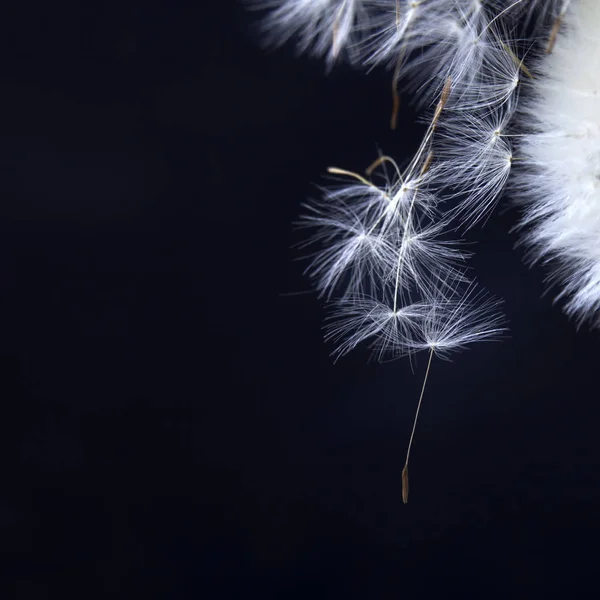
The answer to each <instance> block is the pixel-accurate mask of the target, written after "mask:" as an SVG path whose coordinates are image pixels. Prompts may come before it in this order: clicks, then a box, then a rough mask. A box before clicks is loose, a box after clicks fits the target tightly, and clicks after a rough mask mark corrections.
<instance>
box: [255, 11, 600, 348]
mask: <svg viewBox="0 0 600 600" xmlns="http://www.w3.org/2000/svg"><path fill="white" fill-rule="evenodd" d="M247 1H250V2H252V3H253V5H254V6H258V7H259V8H265V9H267V12H266V14H265V17H264V25H265V28H264V32H265V35H264V37H265V40H266V42H267V43H268V44H280V43H283V42H286V41H288V40H291V39H293V40H295V43H296V44H297V47H298V49H299V50H300V51H301V52H306V53H311V54H312V55H316V56H320V57H324V58H325V61H326V63H327V65H328V66H329V67H333V66H334V64H335V63H336V61H339V60H342V59H345V60H346V61H348V62H350V63H352V64H354V65H357V66H358V67H361V68H364V69H366V70H368V69H371V68H373V67H375V66H377V65H384V66H387V67H390V68H392V69H393V73H394V75H393V82H394V91H395V90H396V87H397V84H398V83H399V82H400V81H402V82H405V83H404V87H405V89H406V90H407V91H409V92H411V93H412V95H413V98H414V100H415V103H416V104H417V106H419V107H421V109H423V110H424V111H429V113H430V117H431V118H430V125H429V127H428V129H427V131H426V133H425V136H424V139H423V141H422V143H421V145H420V147H419V149H418V151H417V152H416V154H415V156H414V157H413V158H412V160H411V161H410V162H409V164H408V166H406V167H405V168H403V169H400V168H399V166H398V165H397V163H396V162H395V161H394V160H393V159H392V158H390V157H388V156H380V158H379V159H378V160H377V161H375V163H374V165H372V167H370V168H369V169H368V170H367V172H366V174H365V175H362V174H358V173H354V172H351V171H347V170H344V169H340V168H335V169H333V168H332V169H330V173H333V174H335V175H338V176H340V177H341V178H342V179H341V183H340V184H339V185H338V186H337V187H331V188H327V189H324V190H323V197H322V198H321V199H320V200H318V201H315V202H311V203H309V204H308V205H307V214H306V215H305V217H304V218H303V220H302V223H303V224H304V225H305V226H308V227H310V228H311V230H312V236H311V237H310V238H309V240H308V243H309V244H316V246H313V247H315V248H316V250H314V253H313V254H312V261H311V263H310V266H309V268H308V272H309V274H310V275H311V276H312V277H313V279H314V280H315V283H316V287H317V288H318V290H319V291H320V292H321V294H322V295H324V296H325V297H327V298H328V299H329V300H330V301H331V302H332V303H333V306H334V308H333V311H332V315H331V317H330V320H329V322H328V328H327V331H328V333H327V337H328V338H329V339H331V340H333V341H334V342H335V343H336V353H337V354H338V355H340V354H344V353H346V352H348V351H350V350H352V349H353V348H355V347H356V346H357V345H358V344H360V343H361V342H364V341H367V342H370V343H371V345H372V347H373V350H374V352H375V355H376V357H377V358H378V359H384V358H385V357H389V356H391V357H396V356H402V355H406V354H412V353H413V352H417V351H419V350H423V349H429V350H430V352H431V353H434V352H435V353H436V354H440V355H441V356H445V355H447V354H448V353H449V352H450V351H452V350H455V349H459V348H462V347H463V346H464V345H465V344H468V343H470V342H473V341H478V340H485V339H492V338H495V337H497V336H498V334H500V333H501V332H502V331H503V328H502V318H501V316H500V314H499V312H498V302H496V301H495V300H493V299H490V298H489V297H487V296H486V295H485V294H483V293H481V292H479V291H477V289H476V287H475V284H474V283H472V282H471V281H470V280H469V278H468V277H467V275H466V263H465V260H466V258H467V257H466V255H465V253H464V252H462V251H461V249H460V245H459V244H457V243H453V242H449V241H448V240H447V232H449V231H456V230H459V229H461V228H462V229H465V228H468V227H471V226H473V225H474V224H475V223H477V222H480V221H483V220H485V219H486V218H487V217H488V216H489V214H490V212H491V210H492V209H493V208H494V206H495V205H496V203H497V201H498V199H499V197H500V195H501V194H502V192H503V191H504V189H505V187H506V184H507V181H508V180H509V177H510V176H511V174H512V173H513V171H515V163H517V165H518V164H519V162H520V163H522V167H523V168H521V169H519V168H517V169H516V171H517V173H519V170H520V173H521V174H520V175H517V177H516V178H515V181H516V182H517V186H516V187H515V190H516V195H517V196H521V197H523V198H524V201H525V202H526V203H527V208H526V215H525V219H524V225H525V226H527V225H530V224H533V225H534V227H533V229H532V230H531V231H530V232H529V234H528V236H529V237H528V238H527V239H529V240H530V241H533V243H534V247H535V251H536V256H546V255H550V256H560V257H561V258H562V259H563V262H564V264H565V267H564V273H566V274H567V275H568V277H567V286H566V288H565V293H566V294H571V295H572V297H571V301H570V304H569V310H571V311H573V312H577V311H580V312H581V313H587V312H589V310H590V309H591V308H592V307H597V305H598V303H600V210H598V209H595V210H594V208H595V205H597V203H598V199H599V198H598V194H599V193H600V192H596V188H597V187H598V186H600V183H599V182H600V158H598V157H600V153H599V152H598V150H599V148H598V143H599V141H600V133H599V132H600V129H599V127H600V117H598V114H599V113H598V112H597V111H595V110H594V108H595V106H597V105H596V104H594V102H595V98H596V94H597V92H599V91H600V90H599V89H598V88H597V85H596V79H597V77H596V76H595V72H592V71H589V72H588V71H586V70H585V69H582V68H577V69H575V68H574V65H573V56H574V48H575V47H577V48H578V49H579V51H580V52H583V53H584V56H585V57H586V58H587V57H589V58H590V59H592V61H593V60H594V59H595V57H596V56H598V53H599V52H600V42H598V41H597V40H599V39H600V2H597V0H578V1H577V0H574V1H573V4H574V5H577V10H575V9H573V10H571V9H570V4H571V2H570V1H569V0H247ZM594 19H595V21H594ZM565 21H569V22H568V23H567V30H568V31H570V33H569V34H568V36H567V37H563V36H559V31H561V27H562V25H563V23H564V22H565ZM571 21H573V23H571ZM588 21H593V22H595V23H596V25H597V27H596V29H592V28H590V27H589V25H588V24H587V22H588ZM524 31H527V32H528V35H529V39H524V38H523V37H522V36H521V35H519V34H522V33H523V32H524ZM559 38H560V39H559ZM557 40H558V41H557ZM551 51H553V52H552V54H550V56H551V58H550V59H549V60H546V61H545V62H544V61H542V64H544V65H545V67H544V68H543V69H541V70H540V69H538V70H537V71H535V72H534V73H533V74H532V71H531V70H530V69H529V67H528V65H527V64H526V60H525V59H526V58H527V59H528V60H529V59H532V60H533V58H534V57H535V58H536V60H537V62H538V63H539V57H540V56H542V55H544V54H547V53H550V52H551ZM536 65H537V63H536ZM540 73H541V74H542V77H541V78H540ZM525 86H526V87H527V89H529V88H532V89H533V91H534V94H533V95H531V94H530V95H529V100H528V101H527V103H526V110H525V112H526V113H527V114H526V115H525V116H526V117H527V119H526V122H528V123H532V122H533V123H535V130H534V131H533V132H527V133H526V134H522V133H520V132H519V135H517V134H516V132H517V131H518V129H515V127H514V121H515V115H517V114H521V115H523V114H524V113H523V111H521V112H519V104H520V103H519V98H520V97H521V96H522V95H523V88H524V87H525ZM527 94H529V92H527ZM527 94H525V95H527ZM395 100H397V94H396V92H395ZM394 122H395V121H394V119H392V123H394ZM515 140H518V141H519V143H518V144H517V145H516V146H515ZM517 148H518V150H517V154H515V151H516V149H517ZM559 148H560V149H561V150H560V151H559V150H558V149H559ZM519 153H520V154H519ZM378 177H379V178H380V179H378ZM575 198H576V199H575ZM528 231H529V230H528ZM582 231H583V232H584V233H583V235H582V233H581V232H582Z"/></svg>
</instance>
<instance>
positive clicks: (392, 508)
mask: <svg viewBox="0 0 600 600" xmlns="http://www.w3.org/2000/svg"><path fill="white" fill-rule="evenodd" d="M16 6H17V7H16V8H13V9H12V11H11V13H10V14H8V13H5V15H4V17H3V18H2V19H0V21H1V22H2V25H1V26H0V40H1V42H0V48H1V49H2V52H1V55H2V71H1V73H0V106H1V108H2V118H1V124H2V126H1V131H2V133H1V135H0V154H1V157H0V161H1V162H0V167H1V172H0V198H1V202H0V227H1V231H0V382H1V388H0V390H1V394H0V457H1V463H0V464H1V471H0V472H1V475H2V478H1V485H0V528H1V534H0V549H1V551H2V560H1V562H0V574H1V575H2V577H1V581H0V584H1V585H2V587H3V588H4V592H3V594H2V598H7V599H13V598H14V599H19V600H21V599H29V598H31V599H45V598H66V597H79V598H133V597H138V596H139V597H140V598H169V599H171V598H210V599H213V598H215V599H220V598H249V597H261V598H285V599H288V598H369V599H378V598H432V597H441V598H450V597H455V596H457V595H458V594H459V593H460V594H469V595H474V596H475V597H481V598H501V597H502V598H506V597H511V598H514V597H532V596H533V597H538V596H539V597H542V596H543V597H549V596H550V595H552V594H553V593H557V592H558V591H561V592H569V593H571V594H572V593H574V592H575V591H576V590H577V589H578V588H579V587H581V589H585V590H593V589H594V586H595V583H594V579H595V577H594V575H595V571H596V568H597V559H598V550H597V539H598V531H597V529H598V526H599V524H600V471H599V469H598V463H599V460H600V440H599V437H598V435H597V432H598V427H599V424H600V412H599V408H598V399H599V393H598V389H597V386H596V382H597V380H596V379H595V376H596V374H597V370H598V364H599V363H598V357H599V356H600V342H599V340H598V336H597V334H594V333H588V332H587V330H586V328H585V327H584V328H582V329H581V330H580V331H579V332H578V331H577V330H576V327H575V325H574V324H573V323H571V322H569V321H568V320H567V318H566V317H565V316H564V315H563V314H562V313H561V311H560V307H558V306H552V301H551V295H547V296H544V297H542V293H543V291H544V281H543V280H544V276H545V275H544V271H543V269H541V268H536V269H533V270H529V269H528V268H527V267H525V266H524V265H523V263H522V258H523V252H522V250H520V249H517V250H515V249H513V246H514V244H515V242H516V240H517V238H516V235H515V234H512V233H510V228H511V227H512V226H513V225H515V223H516V222H517V217H518V214H517V213H516V212H515V211H514V210H508V211H507V210H502V208H500V209H499V210H497V211H496V212H495V213H494V215H493V216H492V218H491V219H490V220H489V221H488V223H487V224H486V225H485V227H483V228H479V229H475V230H474V231H473V232H472V233H471V234H470V236H469V238H470V239H471V240H472V241H476V242H477V244H476V246H475V247H474V250H475V251H476V256H475V258H474V260H473V263H472V265H473V268H474V272H475V273H476V275H477V277H478V279H479V281H480V282H481V283H482V285H484V286H485V287H486V288H487V289H488V290H490V291H491V292H492V293H493V294H495V295H497V296H499V297H501V298H503V299H504V302H505V312H506V315H507V318H508V321H509V325H510V335H509V337H508V338H507V339H506V340H504V341H503V342H501V343H493V344H484V345H479V346H474V347H472V348H471V349H470V350H468V351H466V352H464V353H462V354H460V355H458V356H457V357H455V358H454V360H453V361H452V362H443V361H435V362H434V364H433V366H432V371H431V376H430V381H429V384H428V388H427V392H426V396H425V401H424V405H423V409H422V411H421V419H420V422H419V427H418V430H417V436H416V440H415V445H414V448H413V453H412V458H411V496H410V501H409V504H408V505H406V506H405V505H403V504H402V501H401V479H400V473H401V468H402V465H403V460H404V453H405V450H406V444H407V441H408V434H409V433H410V426H411V419H412V415H413V412H414V409H415V406H416V401H417V398H418V393H419V390H420V385H421V378H422V375H423V371H424V367H425V364H424V361H423V360H419V361H418V362H417V363H416V364H415V365H414V373H413V372H412V371H411V365H410V364H409V363H408V362H405V361H404V362H403V361H398V362H393V363H388V364H383V365H378V364H369V363H368V360H367V359H368V352H367V351H360V350H359V351H356V352H355V353H354V354H352V355H350V356H348V357H347V358H345V359H343V360H341V361H340V362H338V363H337V364H335V365H334V364H333V362H332V360H331V358H330V357H329V352H330V351H331V350H332V348H331V347H329V346H328V345H327V344H325V343H324V342H323V340H322V331H321V326H322V319H323V316H324V311H323V307H322V304H321V302H320V301H319V300H318V299H317V298H316V297H315V296H314V294H312V293H310V291H309V284H308V282H307V280H306V279H305V278H304V277H303V275H302V269H303V264H302V263H300V262H298V261H296V260H295V258H297V256H298V253H297V252H296V251H294V250H291V249H290V247H291V245H292V244H293V243H294V242H297V241H298V239H299V238H298V234H297V233H296V232H294V230H293V228H292V222H293V221H294V219H295V218H296V217H297V216H298V214H299V213H300V212H301V206H300V205H301V203H302V202H303V201H305V199H306V198H307V197H309V196H311V195H315V194H316V193H318V190H317V189H316V187H315V184H318V183H322V182H323V179H322V175H323V173H324V172H325V170H326V168H327V166H329V165H331V164H334V165H336V166H340V167H344V168H347V169H352V170H363V169H364V168H365V167H366V166H367V165H368V164H369V163H370V162H371V161H372V160H373V158H374V157H376V152H377V148H378V147H381V148H382V149H383V150H384V151H385V152H386V153H389V154H392V155H393V156H395V157H397V158H398V159H399V160H401V159H406V158H407V157H408V156H409V154H410V152H411V150H412V149H413V148H414V146H415V144H416V143H418V140H419V134H420V132H421V129H420V127H419V125H418V124H416V122H415V115H414V113H413V112H412V111H411V109H410V107H409V106H408V103H407V99H406V98H404V99H403V110H402V113H401V120H400V125H399V128H398V130H397V131H396V132H390V131H389V130H388V121H389V111H390V97H389V96H390V94H389V74H388V73H385V72H378V71H376V72H373V73H371V74H370V75H368V76H365V75H364V74H362V73H360V72H358V71H355V70H353V69H351V68H349V67H347V66H340V67H339V68H337V69H335V70H334V71H333V72H332V73H331V74H329V75H327V76H326V75H325V72H324V67H323V65H322V63H321V62H319V61H316V60H310V59H308V58H305V57H302V58H300V59H295V57H294V52H293V49H291V48H284V49H282V50H281V51H279V52H276V53H268V52H265V51H263V50H261V49H260V47H259V45H258V43H257V38H256V35H255V33H254V32H253V30H252V28H251V26H250V24H251V22H252V19H253V17H252V16H248V14H247V13H246V12H245V11H244V9H243V7H241V6H239V5H236V4H235V3H233V2H225V1H223V2H211V3H208V2H204V3H203V2H187V1H186V2H184V1H180V2H167V1H166V0H164V1H159V0H157V1H154V2H146V3H141V2H134V1H133V0H124V1H121V2H116V1H114V2H103V3H101V2H92V3H85V4H84V3H79V2H75V1H72V2H59V3H45V4H44V5H38V4H36V3H20V4H18V5H16ZM505 208H506V203H505ZM434 594H435V596H434Z"/></svg>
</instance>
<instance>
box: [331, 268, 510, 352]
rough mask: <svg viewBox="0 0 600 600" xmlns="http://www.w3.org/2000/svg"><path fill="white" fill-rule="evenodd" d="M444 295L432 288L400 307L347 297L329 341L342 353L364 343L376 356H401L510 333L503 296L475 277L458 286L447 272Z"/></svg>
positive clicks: (454, 348)
mask: <svg viewBox="0 0 600 600" xmlns="http://www.w3.org/2000/svg"><path fill="white" fill-rule="evenodd" d="M438 277H439V279H445V280H446V290H448V289H450V285H452V286H453V287H452V294H448V293H446V294H442V293H440V291H439V288H433V289H432V290H431V291H430V293H429V294H423V295H422V299H421V300H419V301H417V302H413V303H411V304H406V305H403V306H397V307H396V308H395V309H394V308H393V307H392V306H391V305H392V304H393V303H392V302H381V301H379V300H377V299H374V298H371V297H369V296H356V297H352V298H346V299H345V300H344V301H342V302H336V303H335V304H334V305H333V311H332V312H331V314H330V316H329V317H328V323H327V325H326V336H325V338H326V340H328V341H332V342H334V343H335V344H336V347H335V350H334V352H333V354H334V356H336V357H340V356H343V355H344V354H347V353H348V352H350V351H351V350H354V348H356V347H357V346H358V345H360V344H363V343H366V344H368V345H369V347H370V349H371V350H372V357H373V358H374V359H376V360H378V361H383V360H389V359H396V358H401V357H404V356H408V355H411V354H415V353H416V352H421V351H424V350H428V351H432V352H433V353H434V354H435V355H436V356H438V357H440V358H448V357H449V356H450V355H451V354H452V353H453V352H457V351H459V350H462V349H464V348H465V347H466V346H467V345H469V344H472V343H474V342H481V341H492V340H498V339H500V338H501V337H502V336H503V335H504V334H505V333H506V326H505V319H504V316H503V314H502V312H501V306H502V303H501V301H500V300H498V299H495V298H494V297H492V296H489V295H488V294H487V293H486V292H485V291H484V290H481V289H479V288H478V287H477V285H476V284H475V283H474V282H470V283H468V284H467V285H465V286H457V284H456V282H454V281H452V278H451V277H449V276H448V273H447V272H442V273H440V274H439V275H438Z"/></svg>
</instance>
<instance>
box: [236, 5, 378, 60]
mask: <svg viewBox="0 0 600 600" xmlns="http://www.w3.org/2000/svg"><path fill="white" fill-rule="evenodd" d="M245 1H246V2H247V4H248V5H249V6H250V7H251V8H254V9H259V10H263V9H264V10H267V11H268V12H267V13H266V15H265V17H264V20H263V36H262V39H263V42H264V43H265V44H266V45H267V46H280V45H282V44H284V43H286V42H288V41H289V40H290V39H294V41H295V43H296V47H297V49H298V52H300V53H308V54H310V55H312V56H315V57H319V58H322V57H323V58H325V60H326V63H327V65H328V66H329V67H332V66H333V64H334V63H335V62H336V61H337V60H339V59H340V57H341V56H343V55H345V56H346V57H347V58H348V60H349V61H350V62H355V61H359V60H360V53H359V52H358V49H357V44H358V41H359V40H360V36H361V32H363V31H367V30H369V26H368V18H369V15H368V13H367V11H366V10H365V4H366V3H367V2H366V1H365V0H245Z"/></svg>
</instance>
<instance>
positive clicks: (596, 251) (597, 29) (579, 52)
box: [512, 0, 600, 326]
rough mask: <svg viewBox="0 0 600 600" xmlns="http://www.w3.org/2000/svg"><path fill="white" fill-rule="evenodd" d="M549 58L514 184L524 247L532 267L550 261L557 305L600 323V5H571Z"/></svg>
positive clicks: (528, 109)
mask: <svg viewBox="0 0 600 600" xmlns="http://www.w3.org/2000/svg"><path fill="white" fill-rule="evenodd" d="M563 24H564V28H563V33H562V35H560V36H558V37H557V39H556V43H555V44H554V47H553V50H552V53H551V54H549V55H548V56H547V57H546V59H545V60H544V61H542V62H541V63H540V68H539V70H540V76H539V77H538V78H537V80H536V82H535V85H534V87H533V94H532V95H531V97H529V98H527V99H526V101H525V102H524V103H522V106H521V110H520V112H521V113H522V115H523V118H522V121H523V123H525V124H527V130H526V132H525V133H524V135H523V137H522V139H521V142H520V144H519V155H520V156H521V157H522V159H523V167H524V168H522V169H519V170H518V171H517V174H516V177H515V178H514V179H513V186H512V187H513V191H514V196H515V197H516V198H517V199H518V200H519V201H520V202H521V203H522V206H523V209H524V211H523V212H524V215H523V219H522V223H521V226H522V228H523V229H524V232H525V233H524V235H523V241H524V242H526V243H527V244H529V246H530V249H531V254H530V257H531V259H532V260H534V261H535V260H542V261H544V262H551V263H552V264H553V265H554V268H553V270H552V279H553V280H554V282H555V283H556V284H558V285H560V286H561V288H562V290H561V292H560V293H559V296H558V297H559V298H564V299H565V301H566V302H565V306H566V311H567V313H568V314H570V315H572V316H574V317H575V319H576V320H577V321H578V322H583V321H586V320H587V321H590V322H591V324H592V325H596V326H598V325H599V324H600V319H599V316H598V311H599V309H600V2H598V0H577V1H575V0H574V1H573V2H572V3H571V5H570V7H569V10H568V11H566V13H565V14H564V23H563Z"/></svg>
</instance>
